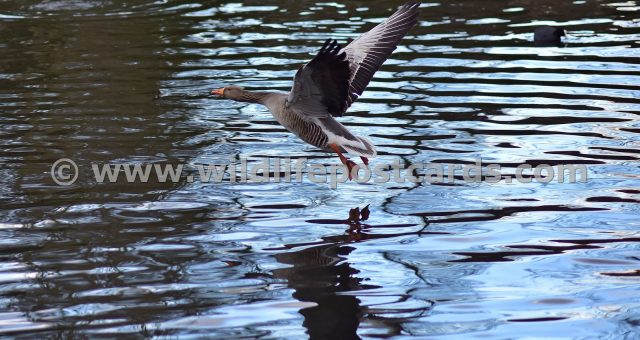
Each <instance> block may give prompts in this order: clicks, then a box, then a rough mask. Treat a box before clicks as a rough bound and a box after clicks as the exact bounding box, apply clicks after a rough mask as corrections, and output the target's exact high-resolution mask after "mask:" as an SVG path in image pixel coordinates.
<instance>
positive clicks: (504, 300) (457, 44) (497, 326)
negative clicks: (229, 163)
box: [0, 0, 640, 339]
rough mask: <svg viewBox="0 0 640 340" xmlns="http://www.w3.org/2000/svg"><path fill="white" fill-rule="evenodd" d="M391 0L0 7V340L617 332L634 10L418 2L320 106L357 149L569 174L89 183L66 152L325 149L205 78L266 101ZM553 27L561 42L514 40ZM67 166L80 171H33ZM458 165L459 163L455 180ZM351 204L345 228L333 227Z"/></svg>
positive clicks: (151, 157) (633, 282)
mask: <svg viewBox="0 0 640 340" xmlns="http://www.w3.org/2000/svg"><path fill="white" fill-rule="evenodd" d="M397 5H398V3H397V2H392V1H386V2H381V1H380V2H376V4H375V6H374V5H372V3H369V2H357V3H349V4H345V5H341V4H337V3H315V2H305V1H301V2H290V3H287V4H283V3H282V2H275V1H259V2H257V1H256V2H254V1H248V2H245V3H229V4H226V5H214V4H211V2H205V1H201V2H177V1H155V2H153V1H142V0H139V1H126V2H125V1H119V0H113V1H106V0H105V1H82V0H52V1H31V0H29V1H8V2H2V4H0V36H1V37H2V39H0V56H1V57H0V60H2V62H1V63H0V79H1V80H0V143H1V146H0V159H1V160H2V167H0V177H1V178H2V185H1V186H0V204H1V207H0V235H1V236H0V334H3V335H8V336H18V337H48V338H49V337H60V338H61V337H72V336H89V337H97V336H101V337H115V336H125V335H129V336H139V337H174V336H180V337H201V336H210V337H216V336H217V337H220V338H225V339H228V338H236V337H245V338H247V337H248V338H251V337H258V336H261V337H265V338H305V337H307V336H308V335H307V334H311V335H313V337H314V338H318V339H320V338H354V337H356V336H359V337H362V338H377V337H397V338H403V337H406V336H411V335H416V336H422V337H433V338H438V339H448V338H464V339H468V338H475V337H483V338H514V337H524V336H529V337H531V338H542V337H545V338H595V337H600V338H611V339H622V338H628V339H634V338H637V337H638V336H640V332H639V331H638V325H639V324H640V308H639V307H640V289H639V288H638V287H640V286H639V285H638V278H639V275H640V274H639V273H640V257H639V255H638V254H639V253H638V245H639V241H640V235H639V233H638V227H639V226H640V223H639V222H638V214H639V212H640V209H639V204H638V203H640V188H639V186H640V168H639V167H638V158H639V157H640V155H639V151H638V150H640V147H639V146H640V120H638V114H639V113H640V104H639V101H638V99H639V98H640V87H639V84H640V68H638V61H639V60H638V59H639V56H640V54H639V53H638V51H639V49H640V46H638V40H640V20H638V12H639V11H640V5H639V4H638V2H637V1H625V2H621V1H612V0H610V1H605V0H601V1H574V2H558V1H536V2H525V1H511V2H503V1H485V2H482V3H479V2H476V1H444V2H441V3H425V4H423V8H422V13H421V22H420V25H419V27H416V28H414V29H413V30H412V31H411V32H410V33H409V36H408V37H407V38H406V39H405V40H404V41H403V44H402V46H401V47H400V48H399V49H398V50H397V51H396V53H395V54H394V55H393V56H392V58H391V59H390V60H389V61H388V62H387V64H385V66H384V67H383V70H382V71H380V72H378V73H377V75H376V78H375V80H374V81H373V82H372V83H371V85H370V86H369V88H368V90H367V91H366V92H365V94H364V96H363V97H362V98H361V99H360V100H359V101H358V102H357V103H356V104H355V105H353V106H352V108H351V110H350V112H351V114H350V115H349V116H348V117H345V118H343V119H342V122H344V123H345V124H346V125H347V126H348V127H349V128H351V129H352V130H354V131H355V132H356V133H358V134H361V135H365V136H369V137H370V139H371V140H372V141H373V142H374V143H375V144H376V145H377V147H378V150H379V153H380V157H378V158H376V159H375V160H373V161H372V165H375V164H384V163H392V162H394V161H396V160H399V161H400V162H401V163H402V164H403V165H405V166H408V165H409V164H415V163H419V162H434V163H452V162H453V163H457V164H467V163H469V162H472V161H473V160H474V159H476V158H480V157H481V158H482V159H483V161H486V162H487V163H496V164H500V165H502V166H503V167H504V173H506V174H513V173H514V172H515V167H516V166H517V165H518V164H520V163H529V164H533V165H536V164H541V163H547V164H564V163H567V164H578V165H585V166H586V167H587V168H588V181H587V182H586V183H581V182H579V183H574V184H569V183H557V182H551V183H548V184H543V183H538V182H533V183H511V184H507V183H505V182H501V183H498V184H489V183H486V182H483V183H465V182H462V181H458V182H456V183H455V184H453V185H452V184H447V183H444V184H412V183H403V184H400V183H395V182H392V183H386V184H373V183H370V184H357V183H353V182H350V183H346V184H341V185H339V187H338V189H337V190H332V189H330V188H329V186H328V185H327V184H316V183H311V182H310V181H309V180H308V179H306V180H305V181H304V182H303V183H290V184H286V183H280V184H275V183H269V184H265V183H248V184H242V183H230V182H228V181H227V182H224V183H220V184H213V183H202V182H201V181H194V182H192V183H190V182H189V181H187V180H186V179H185V178H182V179H181V180H180V181H179V182H178V183H159V182H158V181H150V182H149V183H126V181H123V180H120V181H118V182H117V183H113V184H96V183H95V181H92V180H91V178H90V177H89V175H87V174H88V173H89V171H90V170H89V168H90V164H91V163H92V162H98V163H105V162H135V163H162V164H167V163H170V164H178V163H181V162H182V163H186V164H191V165H195V164H203V163H204V164H206V163H212V162H216V161H220V160H221V159H222V160H224V159H229V157H235V158H239V157H241V156H242V157H248V158H249V159H250V160H251V162H253V160H255V159H256V158H257V157H261V156H280V157H291V158H293V159H299V158H301V157H307V158H309V160H310V162H312V163H317V164H330V163H335V162H337V159H336V158H335V157H334V156H332V155H329V154H326V153H323V152H321V151H318V150H314V149H313V148H312V147H309V146H306V145H302V144H301V143H300V142H299V141H298V139H296V138H295V137H294V136H292V135H291V134H289V133H287V132H286V131H285V130H284V129H283V128H281V127H280V126H278V125H277V124H276V123H274V121H273V119H272V118H271V116H270V114H269V113H267V112H266V111H265V110H264V109H263V108H262V107H259V106H257V105H246V104H242V103H235V102H230V101H225V100H217V99H215V98H211V97H210V96H209V95H208V91H209V90H211V89H213V88H217V87H220V86H223V85H227V84H236V85H242V86H245V87H247V88H251V89H260V90H261V89H276V90H282V91H286V90H288V89H289V86H290V85H291V78H292V77H293V74H294V72H295V71H296V70H297V68H298V67H299V65H300V64H302V63H304V62H305V61H307V60H309V59H310V57H311V56H312V55H313V53H314V51H316V50H317V49H318V47H319V46H320V45H321V43H322V41H324V40H325V39H326V38H329V37H336V38H339V39H341V40H342V41H345V40H347V39H350V38H353V37H355V36H356V35H357V34H358V32H362V31H363V30H366V29H368V28H370V27H372V25H374V23H375V22H378V21H379V20H381V19H383V18H385V17H386V16H388V15H389V14H390V13H391V11H392V10H391V9H392V8H395V6H397ZM544 24H559V25H564V26H565V28H566V29H567V30H568V31H569V34H570V35H569V40H568V45H567V46H566V47H562V48H555V47H551V48H535V47H533V46H532V43H531V41H530V40H531V38H532V32H533V29H534V28H535V27H537V26H540V25H544ZM61 157H67V158H70V159H73V160H74V161H76V162H77V163H78V165H79V166H80V169H81V176H80V177H79V179H78V181H77V182H76V183H75V184H74V185H72V186H69V187H63V186H58V185H56V184H55V183H54V182H53V180H52V179H51V177H50V173H49V171H50V167H51V165H52V163H53V162H54V161H55V160H57V159H59V158H61ZM458 176H459V174H458ZM367 204H370V207H371V211H372V213H371V218H370V219H369V220H368V221H367V222H366V224H367V225H366V226H365V227H364V229H363V230H362V232H361V233H359V234H357V233H349V232H348V231H347V230H348V228H349V226H348V225H347V224H345V223H344V222H343V221H344V219H346V217H347V215H348V211H349V209H350V208H353V207H356V206H359V207H363V206H365V205H367Z"/></svg>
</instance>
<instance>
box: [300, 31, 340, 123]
mask: <svg viewBox="0 0 640 340" xmlns="http://www.w3.org/2000/svg"><path fill="white" fill-rule="evenodd" d="M340 50H341V47H340V45H339V44H338V42H337V41H335V40H331V39H328V40H327V41H325V43H324V45H323V46H322V48H321V49H320V52H318V55H316V56H315V58H313V59H312V60H311V61H310V62H309V63H307V64H306V65H304V66H303V67H301V68H300V69H299V70H298V72H297V73H296V76H295V78H294V79H293V88H292V89H291V93H289V98H288V103H289V107H290V108H291V109H293V110H295V111H297V112H300V113H303V114H305V115H308V116H314V117H323V116H328V115H333V116H341V115H342V113H343V112H344V111H346V110H347V107H348V106H347V99H348V93H349V79H351V70H350V66H349V62H348V61H347V59H346V57H347V55H346V53H345V52H340Z"/></svg>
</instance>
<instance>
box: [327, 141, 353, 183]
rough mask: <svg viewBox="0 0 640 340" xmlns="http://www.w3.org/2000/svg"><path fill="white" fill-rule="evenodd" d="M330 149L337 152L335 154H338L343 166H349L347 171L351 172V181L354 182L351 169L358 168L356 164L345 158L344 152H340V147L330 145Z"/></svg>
mask: <svg viewBox="0 0 640 340" xmlns="http://www.w3.org/2000/svg"><path fill="white" fill-rule="evenodd" d="M329 147H330V148H331V149H332V150H333V151H335V153H337V154H338V157H340V161H341V162H342V164H344V165H346V166H347V170H348V171H349V180H352V179H353V178H352V176H351V169H353V168H354V167H355V166H356V163H354V162H353V161H352V160H350V159H348V158H347V157H345V156H344V155H343V154H342V152H340V147H339V146H338V145H336V144H329Z"/></svg>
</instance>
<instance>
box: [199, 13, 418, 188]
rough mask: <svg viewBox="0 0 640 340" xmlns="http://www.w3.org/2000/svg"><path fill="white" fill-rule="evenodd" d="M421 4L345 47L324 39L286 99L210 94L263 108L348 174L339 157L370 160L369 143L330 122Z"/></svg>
mask: <svg viewBox="0 0 640 340" xmlns="http://www.w3.org/2000/svg"><path fill="white" fill-rule="evenodd" d="M419 5H420V4H419V3H415V2H412V3H407V4H405V5H404V6H402V7H400V8H399V9H398V10H397V11H396V12H395V13H394V14H393V15H391V16H390V17H389V18H388V19H387V20H386V21H384V22H382V23H381V24H379V25H377V26H376V27H374V28H373V29H372V30H370V31H369V32H367V33H365V34H363V35H361V36H360V37H358V38H357V39H355V40H354V41H352V42H351V43H349V44H348V45H347V46H346V47H344V48H343V47H341V46H340V44H338V42H337V41H336V40H332V39H328V40H327V41H325V43H324V45H323V46H322V48H321V49H320V51H319V52H318V54H317V55H316V56H315V57H314V58H313V59H312V60H311V61H310V62H309V63H307V64H306V65H304V66H303V67H301V68H300V69H299V70H298V72H296V75H295V78H294V82H293V88H292V89H291V92H290V93H288V94H285V93H276V92H251V91H246V90H244V89H243V88H241V87H238V86H227V87H224V88H221V89H217V90H213V91H211V93H212V94H215V95H218V96H221V97H224V98H227V99H232V100H236V101H241V102H250V103H260V104H263V105H265V106H266V107H267V108H268V109H269V111H271V113H272V114H273V116H274V118H275V119H276V120H277V121H278V122H279V123H280V124H282V126H284V127H285V128H286V129H287V130H289V131H291V132H293V133H294V134H296V135H297V136H298V137H300V139H302V140H303V141H305V142H307V143H309V144H311V145H313V146H316V147H318V148H321V149H324V150H327V151H334V152H336V153H337V154H338V156H339V157H340V160H341V161H342V163H343V164H345V165H346V166H347V167H348V169H349V178H351V169H352V168H353V167H354V166H355V163H353V162H352V161H350V160H349V159H347V158H346V157H344V156H343V155H342V153H350V154H353V155H357V156H360V158H361V159H362V161H363V162H364V163H365V165H366V164H368V158H371V157H375V156H376V155H377V153H376V150H375V148H374V146H373V144H371V142H369V141H368V140H367V139H365V138H363V137H359V136H355V135H353V134H352V133H351V132H349V130H347V128H346V127H344V125H342V124H340V123H339V122H338V121H336V120H335V118H334V117H340V116H342V115H343V114H344V113H345V112H346V111H347V109H348V108H349V106H351V104H352V103H353V102H354V101H355V100H356V99H357V98H358V97H359V96H360V95H361V94H362V92H363V91H364V89H365V88H366V87H367V85H368V84H369V82H370V81H371V79H372V78H373V74H374V73H375V72H376V71H377V70H378V69H379V68H380V66H382V63H384V61H385V60H387V58H388V57H389V56H390V55H391V53H392V52H393V51H394V50H395V49H396V47H397V45H398V44H399V43H400V40H402V38H403V37H404V36H405V35H406V34H407V32H408V31H409V30H410V29H411V28H412V27H413V26H414V25H415V24H416V23H417V21H418V7H419Z"/></svg>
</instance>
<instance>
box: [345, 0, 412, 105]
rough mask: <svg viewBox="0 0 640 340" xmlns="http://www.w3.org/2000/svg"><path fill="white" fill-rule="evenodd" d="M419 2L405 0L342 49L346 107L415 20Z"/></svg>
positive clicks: (354, 99) (357, 95)
mask: <svg viewBox="0 0 640 340" xmlns="http://www.w3.org/2000/svg"><path fill="white" fill-rule="evenodd" d="M419 6H420V3H411V2H410V3H407V4H405V5H404V6H402V7H400V8H399V9H398V10H397V11H396V12H395V13H394V14H393V15H392V16H390V17H389V18H388V19H387V20H385V21H384V22H382V23H380V24H379V25H378V26H376V27H374V28H373V29H372V30H370V31H369V32H367V33H365V34H363V35H361V36H360V37H358V38H357V39H356V40H354V41H352V42H351V43H350V44H349V45H347V46H346V47H345V48H344V52H346V53H347V60H348V61H349V67H350V70H351V79H350V80H349V95H348V98H347V107H349V106H351V104H352V103H353V102H355V101H356V99H358V97H359V96H360V95H362V92H364V89H365V88H366V87H367V85H369V82H370V81H371V78H373V74H374V73H376V71H378V69H380V66H382V63H384V61H385V60H387V58H389V56H390V55H391V53H392V52H393V51H394V50H395V49H396V47H397V46H398V44H399V43H400V41H401V40H402V38H404V36H405V35H406V34H407V32H409V30H410V29H411V28H412V27H413V26H415V24H416V23H417V22H418V7H419Z"/></svg>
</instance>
